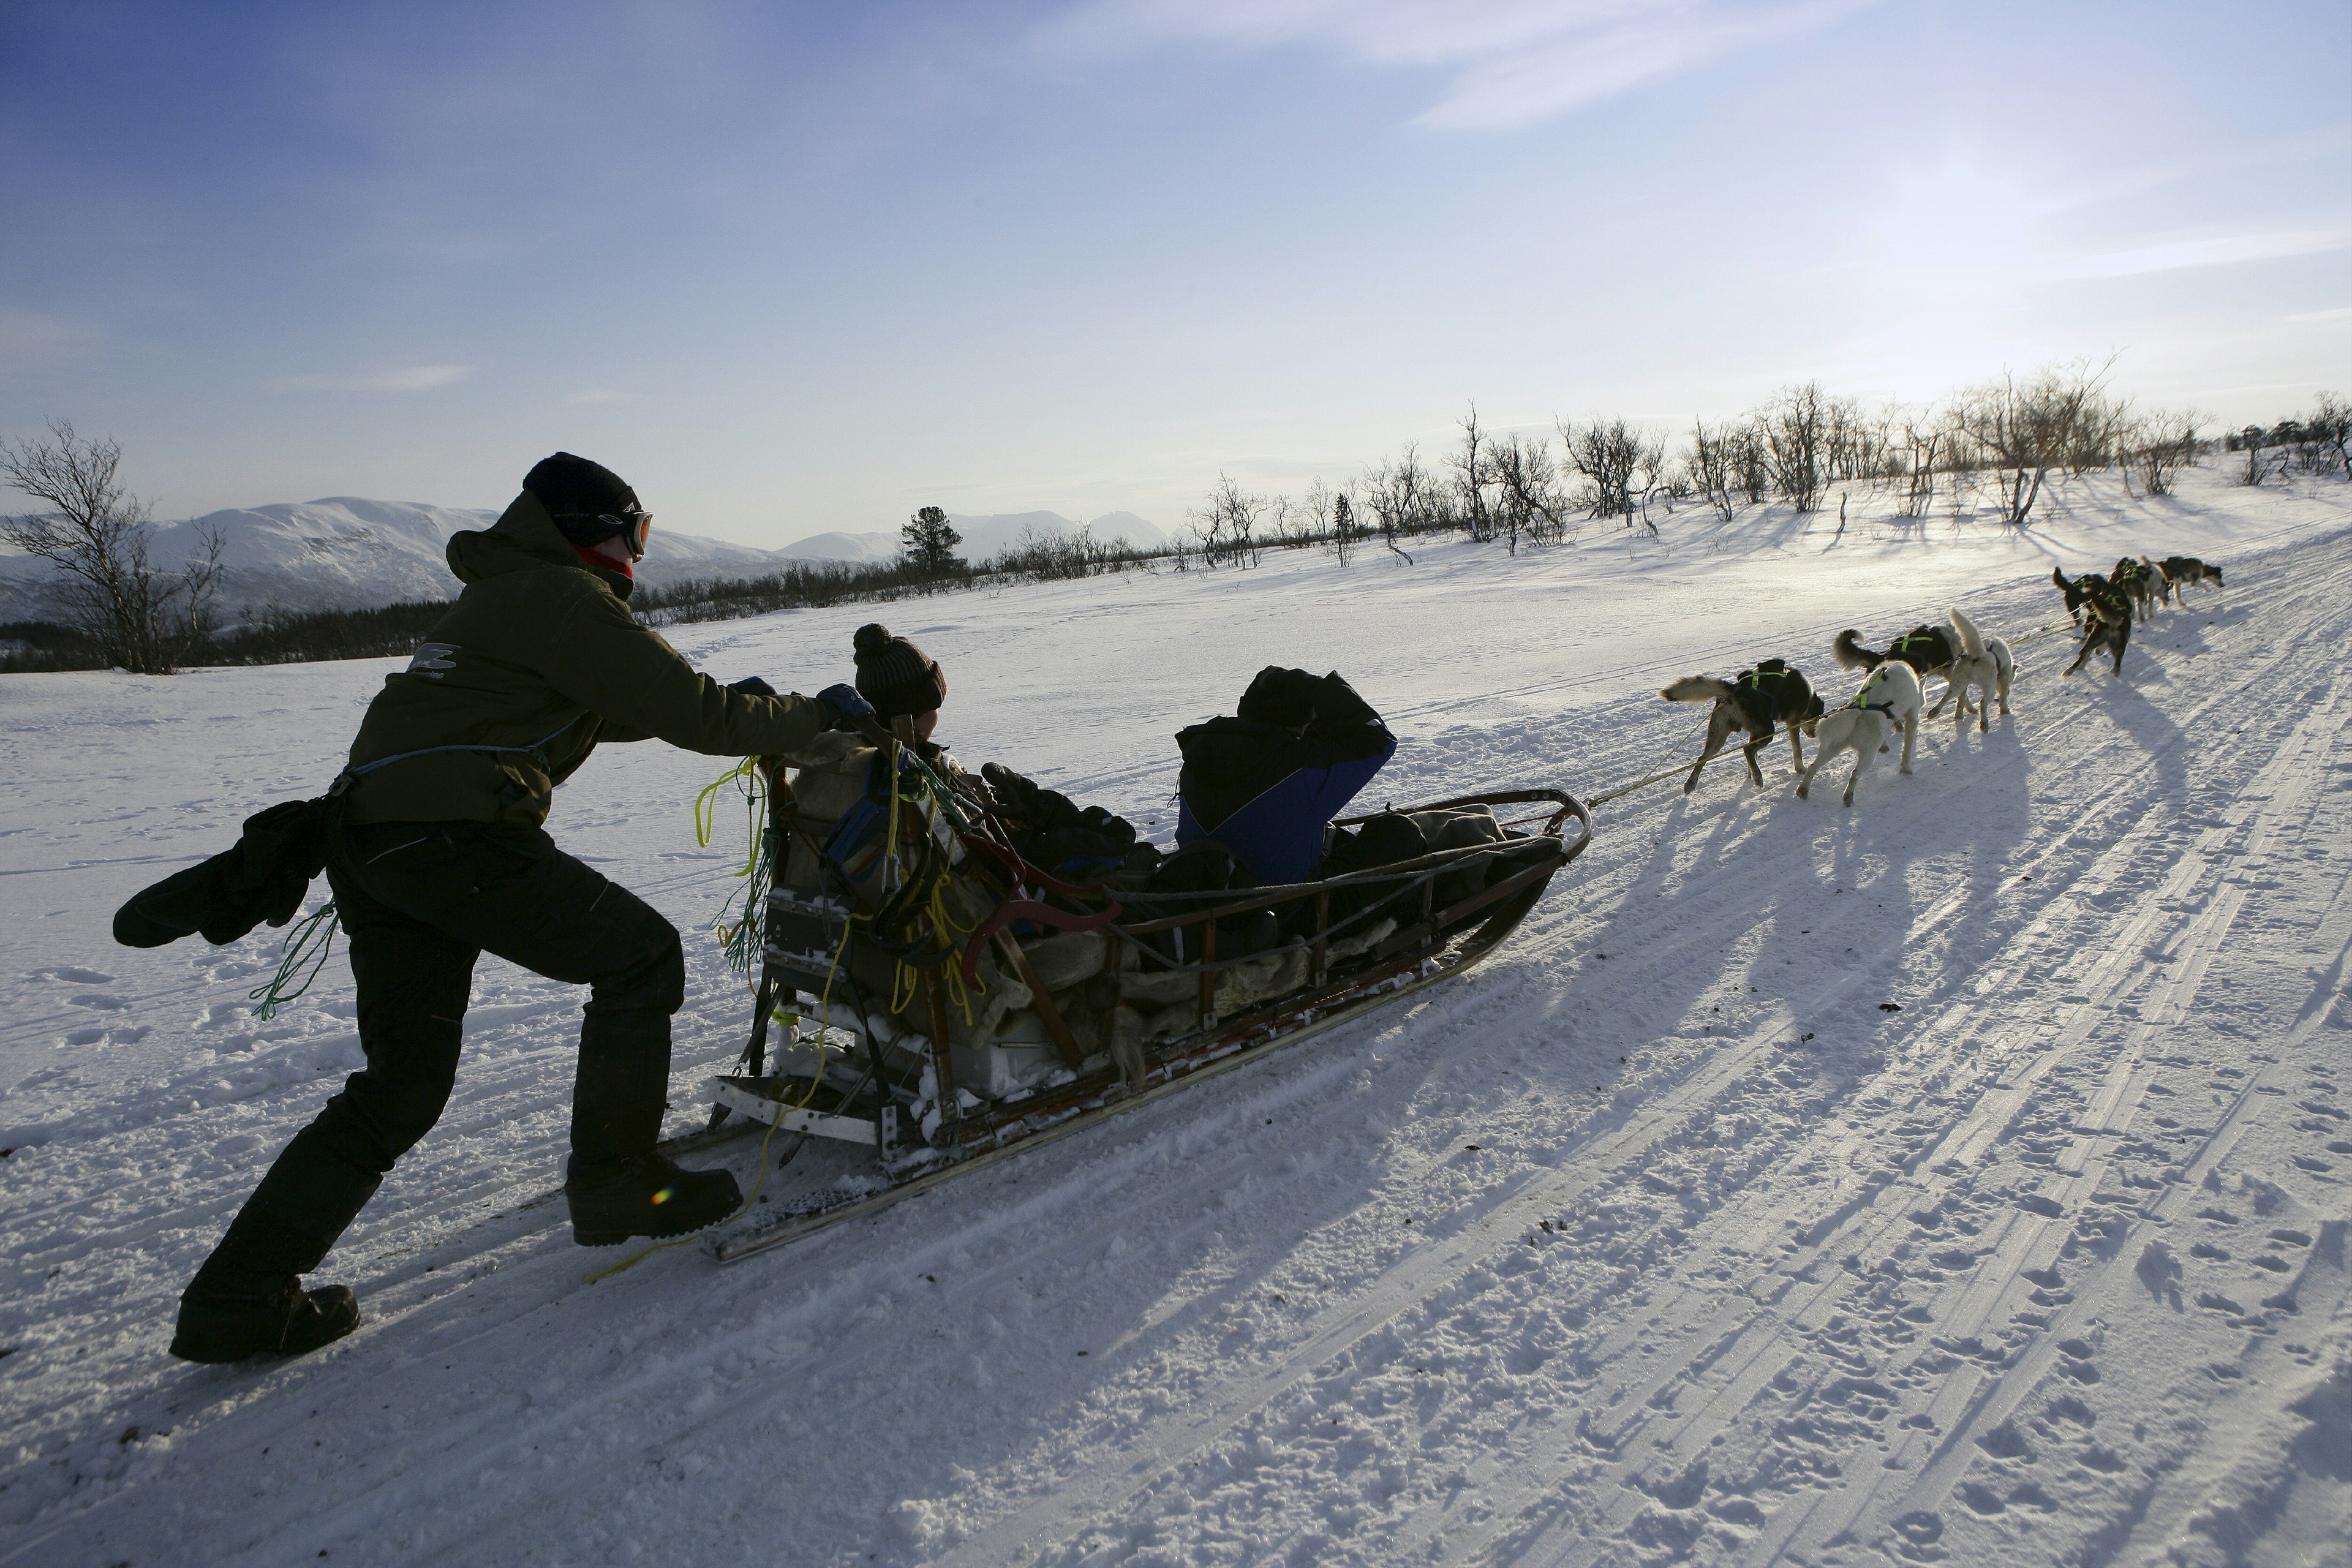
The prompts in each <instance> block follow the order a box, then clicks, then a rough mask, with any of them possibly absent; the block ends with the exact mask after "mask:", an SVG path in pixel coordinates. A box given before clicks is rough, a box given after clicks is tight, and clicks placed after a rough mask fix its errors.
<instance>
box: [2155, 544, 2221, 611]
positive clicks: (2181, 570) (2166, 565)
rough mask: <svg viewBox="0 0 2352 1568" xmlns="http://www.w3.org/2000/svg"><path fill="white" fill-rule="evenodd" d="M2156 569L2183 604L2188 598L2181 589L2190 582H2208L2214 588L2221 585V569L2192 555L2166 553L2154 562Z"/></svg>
mask: <svg viewBox="0 0 2352 1568" xmlns="http://www.w3.org/2000/svg"><path fill="white" fill-rule="evenodd" d="M2156 569H2157V570H2158V572H2161V573H2163V574H2164V580H2165V582H2166V583H2167V584H2168V585H2169V586H2170V587H2171V589H2172V592H2173V595H2174V596H2175V597H2176V598H2179V600H2180V602H2181V603H2182V604H2184V605H2185V604H2187V603H2188V602H2189V600H2188V598H2187V596H2186V595H2184V594H2183V593H2182V590H2183V589H2185V588H2187V587H2188V586H2189V584H2191V583H2210V584H2212V585H2213V586H2214V587H2216V588H2219V587H2221V568H2220V567H2219V566H2210V565H2208V564H2206V563H2204V562H2202V561H2200V560H2198V559H2197V557H2195V556H2194V555H2168V556H2166V557H2165V558H2164V559H2163V560H2161V561H2159V562H2158V563H2156Z"/></svg>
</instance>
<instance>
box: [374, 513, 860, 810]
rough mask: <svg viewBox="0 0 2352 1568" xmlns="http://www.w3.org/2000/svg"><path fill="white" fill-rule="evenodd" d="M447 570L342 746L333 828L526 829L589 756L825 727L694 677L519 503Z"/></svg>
mask: <svg viewBox="0 0 2352 1568" xmlns="http://www.w3.org/2000/svg"><path fill="white" fill-rule="evenodd" d="M449 570H450V571H452V572H454V573H456V574H457V580H458V581H459V582H461V583H463V584H466V591H465V592H464V593H463V594H462V595H459V596H458V598H457V603H456V604H455V605H451V606H450V608H449V613H448V614H447V615H446V616H442V617H441V619H440V620H439V621H438V622H436V623H435V625H434V627H433V630H432V632H431V634H430V635H429V636H428V637H427V639H426V640H425V642H424V643H423V644H421V645H420V646H419V647H418V648H417V650H416V657H415V658H413V659H411V660H410V661H409V665H408V668H406V669H404V670H402V671H401V672H400V673H398V674H396V675H390V676H386V677H385V678H384V682H383V690H382V691H380V692H378V693H377V694H376V698H375V700H374V701H373V702H372V703H370V704H369V705H368V710H367V717H366V718H365V719H363V720H362V721H361V723H360V732H359V737H358V739H356V740H354V741H353V742H352V754H351V765H350V769H349V771H348V772H347V773H346V774H345V781H347V782H343V783H342V787H343V789H344V795H343V801H344V819H345V820H346V821H351V822H447V821H466V822H504V823H515V824H520V825H525V826H538V825H540V824H541V823H543V822H545V821H546V820H547V812H548V806H549V805H550V804H551V803H550V800H549V796H550V795H551V792H552V791H553V790H554V788H555V786H556V785H557V784H562V782H563V781H564V780H565V779H566V778H568V777H570V776H571V775H572V772H573V770H575V769H576V768H578V767H579V766H580V764H581V763H583V762H586V761H587V760H588V753H589V752H592V751H593V750H595V748H596V742H599V741H641V740H645V739H646V738H647V737H652V738H654V739H656V740H662V741H667V742H669V743H670V744H671V745H673V746H681V747H684V748H685V749H686V750H688V751H689V752H709V754H711V755H713V756H722V757H730V756H755V755H772V754H775V753H779V752H793V751H796V750H798V749H800V748H801V747H803V746H805V745H806V744H807V743H808V742H810V741H811V740H813V739H814V737H815V736H816V735H817V734H818V733H819V732H821V731H823V730H824V728H825V727H826V725H827V724H828V723H829V722H831V720H832V717H833V716H832V714H831V712H830V710H827V709H826V708H824V706H823V705H822V704H820V703H817V702H814V701H811V700H809V699H807V698H805V697H800V696H790V697H754V696H751V695H750V694H749V693H746V692H741V691H730V690H729V689H727V688H725V687H724V686H721V685H719V682H717V681H716V680H713V679H710V677H709V676H707V675H703V674H700V673H698V672H697V671H696V670H695V668H693V667H692V666H691V665H689V664H688V663H687V662H686V660H685V659H684V658H680V657H679V655H678V653H677V649H675V648H673V647H670V646H669V644H668V643H667V642H665V641H663V640H662V638H661V637H660V635H659V634H658V633H656V632H655V631H654V630H653V629H652V628H651V627H649V626H640V625H639V624H638V623H637V620H636V618H635V616H632V615H630V614H629V606H628V603H627V601H628V596H629V590H630V588H631V587H632V585H633V584H631V583H630V580H629V579H628V578H627V577H626V576H625V575H624V574H621V573H619V572H606V571H604V570H602V569H600V568H596V567H592V566H589V565H587V564H585V563H583V562H582V560H581V559H580V556H579V554H578V553H577V552H574V551H573V550H572V546H571V544H570V543H569V542H567V541H566V540H565V539H564V537H563V535H562V533H560V532H559V531H557V530H556V527H555V523H554V521H552V520H551V518H549V516H548V515H547V510H546V508H544V507H542V506H541V504H540V502H539V500H538V498H537V497H535V496H533V495H532V494H530V492H529V491H528V490H526V491H524V492H523V494H522V495H520V497H518V498H517V499H516V500H515V503H514V504H513V505H512V506H509V508H507V510H506V514H505V515H504V516H502V517H500V518H499V521H497V522H496V523H495V524H493V525H492V526H491V527H490V528H489V529H488V530H487V531H483V532H480V533H460V534H458V535H457V536H456V537H455V538H453V539H451V540H450V541H449ZM446 747H467V748H477V749H471V750H457V751H450V750H440V749H436V748H446ZM411 752H422V753H424V754H423V755H417V756H411V755H409V753H411ZM394 758H397V759H399V760H397V761H394V760H391V759H394ZM370 764H381V765H377V766H371V765H370Z"/></svg>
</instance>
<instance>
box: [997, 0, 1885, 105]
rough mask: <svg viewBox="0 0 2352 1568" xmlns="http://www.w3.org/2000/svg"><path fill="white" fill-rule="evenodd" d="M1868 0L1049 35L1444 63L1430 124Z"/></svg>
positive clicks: (1559, 101)
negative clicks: (1447, 78)
mask: <svg viewBox="0 0 2352 1568" xmlns="http://www.w3.org/2000/svg"><path fill="white" fill-rule="evenodd" d="M1875 3H1876V0H1796V3H1793V4H1790V3H1787V0H1782V3H1777V4H1774V3H1764V4H1756V3H1743V0H1717V3H1712V4H1709V3H1704V0H1501V3H1498V4H1491V5H1481V6H1477V7H1467V6H1464V5H1459V4H1457V3H1454V0H1090V3H1089V4H1087V5H1081V6H1079V7H1078V8H1077V9H1076V10H1075V11H1072V12H1070V13H1068V14H1066V16H1062V17H1060V18H1058V19H1057V20H1056V21H1055V22H1054V23H1053V24H1051V25H1050V26H1048V27H1047V28H1046V29H1045V33H1044V35H1043V37H1044V41H1045V43H1046V44H1047V46H1048V47H1055V48H1058V49H1062V50H1066V51H1068V52H1072V53H1077V54H1094V55H1110V56H1118V55H1131V54H1139V53H1143V52H1146V51H1148V50H1150V49H1153V48H1157V47H1164V46H1167V45H1170V44H1183V43H1194V44H1210V45H1219V46H1223V47H1228V48H1234V49H1268V48H1279V47H1307V48H1320V49H1323V50H1326V51H1328V52H1330V53H1334V54H1337V55H1339V56H1341V57H1342V58H1349V59H1353V60H1356V61H1358V62H1360V63H1363V64H1367V65H1376V66H1388V67H1420V68H1451V69H1452V70H1454V73H1455V75H1454V80H1453V83H1452V86H1451V87H1450V88H1449V89H1447V91H1446V92H1445V94H1444V97H1443V98H1441V99H1440V100H1438V101H1437V102H1436V103H1435V104H1433V105H1432V106H1431V107H1430V108H1429V109H1427V110H1423V112H1422V113H1421V114H1419V115H1417V116H1415V121H1416V123H1419V124H1422V125H1426V126H1429V127H1431V128H1432V129H1434V130H1441V131H1496V130H1505V129H1508V128H1510V127H1514V126H1519V125H1527V124H1531V123H1534V122H1535V121H1541V120H1548V119H1550V118H1552V117H1553V116H1555V115H1559V114H1563V113H1566V112H1568V111H1569V110H1573V109H1578V108H1581V107H1583V106H1584V105H1587V104H1591V103H1595V102H1598V101H1600V100H1602V99H1606V98H1612V97H1614V96H1616V95H1617V94H1619V93H1622V92H1625V91H1628V90H1630V89H1633V88H1636V87H1640V86H1643V85H1644V84H1645V83H1649V82H1653V81H1658V80H1662V79H1665V78H1667V77H1671V76H1675V75H1678V74H1680V73H1682V72H1684V71H1687V70H1691V69H1694V68H1697V67H1698V66H1701V65H1704V64H1706V62H1707V61H1709V60H1712V59H1715V58H1717V57H1719V56H1721V55H1724V54H1726V53H1728V52H1730V51H1732V50H1734V49H1737V48H1740V47H1749V46H1753V45H1757V44H1760V43H1763V42H1766V41H1769V40H1771V39H1774V38H1780V37H1791V36H1793V35H1796V34H1799V33H1804V32H1811V31H1812V30H1814V29H1816V28H1819V27H1822V26H1827V25H1828V24H1829V23H1831V22H1833V21H1836V20H1838V19H1839V18H1841V17H1843V16H1849V15H1851V14H1853V12H1856V11H1859V10H1862V9H1864V7H1866V6H1868V5H1874V4H1875Z"/></svg>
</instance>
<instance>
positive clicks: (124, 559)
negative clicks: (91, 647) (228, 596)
mask: <svg viewBox="0 0 2352 1568" xmlns="http://www.w3.org/2000/svg"><path fill="white" fill-rule="evenodd" d="M121 462H122V448H121V446H119V445H118V444H117V443H115V442H113V441H111V440H106V441H85V440H83V439H82V438H81V437H79V436H77V435H76V434H75V433H74V427H73V426H71V425H70V424H68V423H67V422H66V421H64V420H62V419H53V420H51V421H50V422H49V438H48V439H47V440H41V441H24V442H17V443H13V444H12V443H6V442H0V482H5V484H6V485H7V486H8V488H10V489H16V490H20V491H22V492H23V493H25V494H26V495H28V496H31V497H32V498H33V499H34V500H41V501H46V502H47V503H48V504H49V505H50V506H52V507H54V508H56V509H57V510H55V511H52V512H45V513H31V514H26V515H20V516H16V517H10V518H5V519H0V539H5V540H6V541H7V542H9V543H10V544H13V545H15V546H16V548H17V549H19V550H21V551H23V552H25V553H26V554H27V555H31V556H35V557H37V558H38V559H40V560H43V561H46V562H47V563H49V564H50V565H51V566H54V567H55V568H57V570H58V572H59V573H60V574H62V575H63V579H64V580H63V582H62V584H60V589H61V593H60V597H61V598H62V600H63V603H64V606H65V614H66V624H67V625H68V626H70V627H71V628H72V629H73V630H74V631H76V632H77V633H79V634H80V635H81V636H82V637H85V638H87V639H88V640H89V642H91V643H92V644H95V645H96V646H97V647H99V648H100V649H101V650H102V651H103V652H104V654H105V656H106V658H108V659H109V660H110V662H111V663H113V664H115V665H118V666H120V667H121V668H123V669H126V670H129V671H130V672H131V673H132V674H133V675H169V674H171V673H172V672H173V670H174V669H176V668H178V667H179V666H180V665H181V664H183V663H184V662H186V660H187V658H188V656H189V654H190V652H191V651H192V650H194V648H195V647H197V646H198V645H200V644H202V643H203V642H204V640H205V637H208V636H209V635H210V634H211V632H212V629H213V626H214V624H215V617H214V614H213V597H214V591H215V589H216V588H217V587H218V586H219V585H220V576H221V546H222V543H223V541H222V539H221V536H220V535H219V533H218V532H216V531H207V532H205V534H203V535H201V536H200V538H199V542H198V547H197V549H196V551H195V552H194V554H193V555H191V557H190V558H189V560H188V562H187V563H186V564H185V565H184V566H183V567H182V568H181V569H180V570H179V571H177V572H166V571H164V570H163V569H162V568H160V567H158V566H155V565H153V564H152V562H151V560H150V558H149V550H150V546H151V545H152V541H153V527H152V524H151V523H150V522H149V521H148V507H147V505H146V503H145V502H143V501H142V500H139V498H138V497H136V496H134V495H132V494H131V492H130V491H129V490H127V489H123V488H122V484H121V479H119V478H118V477H117V470H118V469H119V468H121Z"/></svg>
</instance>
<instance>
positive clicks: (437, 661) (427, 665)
mask: <svg viewBox="0 0 2352 1568" xmlns="http://www.w3.org/2000/svg"><path fill="white" fill-rule="evenodd" d="M456 654H457V644H456V643H453V642H426V643H418V644H417V645H416V657H415V658H412V659H410V660H409V661H408V673H409V674H411V675H422V676H425V677H426V678H428V679H434V680H438V679H441V672H442V671H444V670H447V669H455V668H457V659H456V658H455V657H454V656H455V655H456Z"/></svg>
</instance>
